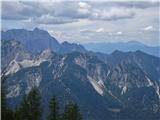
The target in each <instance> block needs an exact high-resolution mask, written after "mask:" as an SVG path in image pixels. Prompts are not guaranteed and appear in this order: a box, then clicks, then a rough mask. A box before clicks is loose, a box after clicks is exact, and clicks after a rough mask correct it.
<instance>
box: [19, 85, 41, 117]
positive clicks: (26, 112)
mask: <svg viewBox="0 0 160 120" xmlns="http://www.w3.org/2000/svg"><path fill="white" fill-rule="evenodd" d="M18 113H19V114H20V118H21V119H23V120H41V115H42V109H41V96H40V92H39V90H38V88H36V87H34V88H32V90H31V91H30V92H29V94H28V95H27V96H24V98H23V101H22V103H21V106H20V108H19V112H18Z"/></svg>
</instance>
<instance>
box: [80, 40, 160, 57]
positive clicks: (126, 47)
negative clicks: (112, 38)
mask: <svg viewBox="0 0 160 120" xmlns="http://www.w3.org/2000/svg"><path fill="white" fill-rule="evenodd" d="M83 46H84V47H85V48H86V49H87V50H91V51H94V52H101V53H107V54H110V53H112V52H114V51H115V50H120V51H123V52H129V51H137V50H141V51H143V52H145V53H148V54H150V55H154V56H158V57H160V46H155V47H151V46H147V45H144V44H142V43H140V42H138V41H130V42H126V43H123V42H118V43H87V44H84V45H83Z"/></svg>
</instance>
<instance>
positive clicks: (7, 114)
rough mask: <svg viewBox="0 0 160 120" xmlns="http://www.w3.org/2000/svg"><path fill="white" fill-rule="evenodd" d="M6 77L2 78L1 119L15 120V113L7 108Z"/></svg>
mask: <svg viewBox="0 0 160 120" xmlns="http://www.w3.org/2000/svg"><path fill="white" fill-rule="evenodd" d="M5 82H6V76H2V77H1V119H2V120H14V112H13V111H12V110H11V109H9V108H8V107H7V102H6V86H5Z"/></svg>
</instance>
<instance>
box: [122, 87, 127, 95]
mask: <svg viewBox="0 0 160 120" xmlns="http://www.w3.org/2000/svg"><path fill="white" fill-rule="evenodd" d="M126 91H127V86H124V87H123V88H122V91H121V95H123V94H125V93H126Z"/></svg>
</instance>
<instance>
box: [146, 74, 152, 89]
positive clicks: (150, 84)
mask: <svg viewBox="0 0 160 120" xmlns="http://www.w3.org/2000/svg"><path fill="white" fill-rule="evenodd" d="M145 78H146V79H147V81H148V85H147V86H148V87H149V86H153V83H152V81H151V80H150V79H149V78H148V77H147V76H145Z"/></svg>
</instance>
